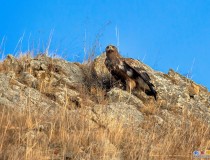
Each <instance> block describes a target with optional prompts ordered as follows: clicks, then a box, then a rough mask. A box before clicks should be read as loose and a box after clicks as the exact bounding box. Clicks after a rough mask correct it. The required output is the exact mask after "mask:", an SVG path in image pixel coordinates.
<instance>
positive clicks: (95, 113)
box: [0, 54, 210, 159]
mask: <svg viewBox="0 0 210 160" xmlns="http://www.w3.org/2000/svg"><path fill="white" fill-rule="evenodd" d="M104 60H105V54H102V55H101V56H99V57H97V58H96V59H95V60H94V61H93V62H91V63H88V64H80V63H71V62H68V61H65V60H62V59H58V58H51V57H47V56H46V55H44V54H40V55H37V56H36V57H35V58H31V57H30V56H28V55H25V56H22V57H20V58H15V57H13V56H12V55H8V56H7V58H6V59H5V60H4V61H3V62H1V63H0V110H1V111H3V112H5V110H6V109H7V110H11V111H15V113H20V115H21V113H27V115H28V119H29V120H28V119H27V123H28V124H27V126H25V127H23V128H22V127H21V134H23V135H22V136H21V137H20V139H21V141H23V143H24V144H25V143H28V145H29V146H28V147H33V145H34V143H36V142H34V141H39V139H42V140H41V141H40V142H39V143H40V146H42V147H43V146H44V147H49V148H48V149H49V152H50V153H51V152H52V154H53V155H54V156H55V157H54V158H58V159H59V158H60V159H63V155H64V151H65V155H68V156H67V157H68V158H70V159H71V158H72V157H74V158H75V155H76V156H78V155H79V154H81V157H83V158H84V157H85V156H86V155H85V154H84V153H89V152H92V150H89V149H88V148H87V149H85V148H78V147H77V146H74V147H72V146H73V145H77V143H79V142H78V141H79V140H80V139H81V138H83V139H81V141H82V142H80V145H83V143H86V144H87V145H89V143H90V141H91V140H92V141H94V145H93V146H89V147H90V148H91V147H93V148H94V147H95V148H94V149H93V150H96V151H98V152H100V153H103V152H104V153H106V155H105V156H106V157H107V159H123V157H126V156H127V157H129V155H130V156H131V154H130V153H128V155H126V151H123V152H121V151H119V150H121V149H122V148H123V147H125V150H128V149H129V148H132V146H129V144H127V143H125V142H126V141H123V136H124V134H118V132H120V133H121V132H122V133H123V132H124V131H125V130H127V129H128V131H129V132H132V136H133V137H132V136H131V137H130V133H126V134H128V135H127V137H126V138H128V139H129V138H131V139H130V140H131V141H133V139H132V138H134V137H135V135H136V136H137V137H136V138H137V139H138V138H139V136H140V133H142V135H141V136H143V137H144V138H143V139H145V141H146V140H147V138H148V139H149V140H150V135H152V136H151V138H152V139H153V138H154V136H153V135H154V134H155V132H158V133H159V134H160V135H162V136H163V135H165V134H166V133H168V132H170V130H168V129H169V128H173V127H174V128H175V130H174V132H175V131H179V130H181V129H177V128H179V127H181V126H182V127H183V126H185V128H186V130H188V128H187V127H186V126H191V124H192V123H191V122H192V121H191V120H190V119H188V117H193V120H195V119H198V120H199V123H198V124H200V121H201V122H202V123H203V124H204V123H205V124H207V125H208V126H209V125H210V93H209V92H208V90H207V88H205V87H203V86H201V85H199V84H196V83H195V82H193V81H192V80H191V79H188V78H186V77H184V76H182V75H180V74H179V73H177V72H175V71H173V70H172V69H170V70H169V72H168V73H167V74H166V73H162V72H159V71H155V70H153V69H152V68H150V67H149V66H147V65H145V64H143V63H142V62H140V61H138V60H134V59H131V60H130V61H131V62H132V63H133V65H134V66H135V67H136V68H144V69H145V70H146V71H147V73H148V74H149V76H150V77H151V79H152V83H153V84H154V85H155V89H156V91H157V93H158V95H157V96H158V99H157V101H155V100H154V98H153V97H151V96H148V95H146V94H145V93H144V92H142V91H140V90H134V91H133V92H132V93H129V92H127V91H125V90H123V89H122V87H121V84H120V83H119V82H116V80H115V79H114V78H113V77H112V76H111V75H110V73H109V71H108V70H107V68H106V66H105V65H104ZM31 115H33V116H31ZM33 117H36V122H35V123H34V124H35V125H34V124H33V125H30V123H32V122H31V121H33ZM57 117H60V119H59V120H57V119H56V118H57ZM65 118H66V119H65ZM52 119H54V124H52V123H51V120H52ZM69 119H70V120H69ZM68 120H69V121H68ZM66 121H68V123H65V122H66ZM80 121H82V123H78V122H80ZM196 123H197V121H196ZM71 124H75V125H73V127H72V126H71ZM40 126H41V127H40ZM53 127H54V128H53ZM56 127H57V129H58V130H59V131H60V130H61V133H62V136H60V137H62V138H63V141H65V136H66V137H68V136H70V137H68V138H70V139H71V140H72V141H74V140H75V141H76V142H75V143H73V142H70V143H71V145H69V148H71V151H69V152H68V151H66V150H64V151H62V153H59V152H61V151H60V150H62V147H64V145H63V146H62V145H61V144H59V143H56V144H54V143H52V142H50V141H51V140H52V138H53V137H52V135H53V133H52V132H55V131H54V130H56ZM201 127H202V126H201ZM40 128H41V129H40ZM49 128H51V130H50V129H49ZM52 128H53V129H52ZM75 128H77V129H75ZM85 128H86V130H85ZM189 128H190V127H189ZM191 128H193V127H191ZM101 130H102V132H100V131H101ZM163 130H165V131H166V132H163ZM85 131H86V132H85ZM190 131H191V130H190ZM57 132H58V131H57ZM57 132H56V133H54V134H57ZM74 132H75V133H74ZM150 132H151V134H149V133H150ZM191 132H193V131H191ZM58 133H59V132H58ZM67 133H68V134H67ZM73 133H74V134H73ZM98 133H100V134H102V133H103V134H102V135H101V137H102V139H100V138H101V137H100V136H98ZM113 133H114V134H113ZM133 133H134V134H135V135H133ZM205 133H206V132H205ZM64 135H65V136H64ZM75 135H78V137H79V136H81V138H79V140H78V139H76V138H75V137H74V136H75ZM116 135H118V136H119V137H120V138H119V137H117V136H116ZM207 135H210V134H207ZM71 136H72V137H71ZM115 136H116V137H115ZM86 137H88V138H86ZM156 138H157V137H156ZM159 138H160V140H161V137H159ZM166 138H167V137H166ZM169 138H170V137H169ZM29 139H30V141H29ZM118 139H119V140H118ZM134 139H135V138H134ZM207 139H208V138H207ZM140 140H141V139H140ZM120 141H122V143H121V144H118V143H120ZM58 142H60V141H58ZM95 142H97V143H96V145H95ZM114 142H116V143H115V145H114ZM138 143H140V142H139V141H135V140H134V142H133V143H132V144H133V145H138ZM142 143H144V142H141V145H142ZM150 143H152V142H150V141H148V142H145V144H146V146H147V147H148V148H147V149H148V150H150V152H152V151H153V150H154V153H155V151H156V152H157V151H158V150H159V148H158V146H156V145H155V144H153V145H150ZM161 143H162V142H161ZM30 144H31V146H30ZM116 144H118V145H116ZM122 144H123V145H124V146H122ZM13 147H15V146H13ZM126 147H127V148H126ZM140 148H141V147H139V148H134V149H133V151H135V153H134V155H135V154H136V156H137V157H138V155H139V154H140V153H139V152H141V151H140ZM19 149H20V148H19ZM57 150H58V151H57ZM18 152H19V151H18ZM20 152H21V154H23V155H25V153H24V152H25V148H24V147H22V148H21V151H20ZM22 152H23V153H22ZM74 152H75V154H74ZM144 152H146V151H145V150H144V148H143V150H142V153H144ZM8 155H9V154H8ZM99 155H100V154H99ZM102 155H103V154H102ZM95 156H96V157H95V159H98V158H99V157H97V155H95ZM132 156H133V155H132ZM147 156H148V155H147ZM87 158H90V157H85V158H84V159H87ZM138 158H139V157H138ZM138 158H133V159H138ZM16 159H17V158H16ZM49 159H52V157H51V158H49ZM125 159H126V158H125ZM146 159H147V158H146Z"/></svg>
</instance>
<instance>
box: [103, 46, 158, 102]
mask: <svg viewBox="0 0 210 160" xmlns="http://www.w3.org/2000/svg"><path fill="white" fill-rule="evenodd" d="M105 65H106V67H107V69H108V70H109V72H110V73H111V75H112V76H113V77H114V78H115V79H116V80H118V81H120V82H121V83H122V84H123V85H124V86H125V87H126V90H127V91H130V92H131V91H132V90H133V89H135V88H139V89H141V90H143V91H144V92H145V93H146V94H147V95H150V96H154V98H155V100H157V92H156V91H155V89H154V85H153V84H152V83H151V82H150V80H151V79H150V77H149V75H148V74H147V72H146V71H145V70H144V69H143V68H138V70H137V69H136V68H135V67H133V66H132V64H131V63H130V62H129V59H125V58H123V57H122V56H121V55H120V54H119V52H118V50H117V48H116V47H115V46H113V45H109V46H107V47H106V60H105Z"/></svg>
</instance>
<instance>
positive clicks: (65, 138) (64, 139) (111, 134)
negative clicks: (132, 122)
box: [0, 107, 210, 160]
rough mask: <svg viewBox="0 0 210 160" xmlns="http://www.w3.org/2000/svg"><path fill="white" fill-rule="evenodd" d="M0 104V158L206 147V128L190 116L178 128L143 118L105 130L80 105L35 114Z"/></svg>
mask: <svg viewBox="0 0 210 160" xmlns="http://www.w3.org/2000/svg"><path fill="white" fill-rule="evenodd" d="M1 108H2V110H1V119H0V123H1V124H0V126H1V127H0V144H1V145H0V159H11V160H13V159H14V160H17V159H30V160H31V159H64V158H65V157H69V159H104V160H108V159H112V158H113V159H114V158H120V157H121V158H124V159H129V160H134V159H191V158H192V152H193V151H194V150H205V149H208V147H210V141H207V140H209V138H210V137H209V128H208V127H207V125H205V124H204V123H203V122H201V121H200V120H197V119H194V118H193V117H184V118H183V119H182V123H181V126H179V127H176V126H173V125H171V124H169V123H167V122H166V123H165V124H164V125H162V126H157V125H156V124H155V123H154V121H152V119H148V120H149V121H147V123H145V124H143V125H142V128H144V131H142V132H139V133H135V132H133V129H132V128H123V127H122V125H120V124H119V123H118V125H117V126H116V124H115V128H113V129H111V130H110V129H106V128H100V127H97V126H96V125H94V124H93V122H91V121H90V119H88V117H87V115H86V110H85V109H80V110H78V111H77V112H76V113H74V114H73V113H72V112H69V110H68V109H65V108H63V110H59V111H58V112H56V113H55V115H54V116H53V117H52V118H51V119H40V117H39V116H34V115H33V114H30V112H29V111H28V110H25V111H23V112H22V113H20V112H17V111H15V110H9V109H8V108H5V107H1ZM184 116H186V115H184ZM189 120H190V121H189ZM186 121H189V122H190V123H189V124H186V123H185V122H186ZM113 123H114V122H113Z"/></svg>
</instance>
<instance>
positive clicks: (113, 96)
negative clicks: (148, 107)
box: [107, 88, 145, 108]
mask: <svg viewBox="0 0 210 160" xmlns="http://www.w3.org/2000/svg"><path fill="white" fill-rule="evenodd" d="M107 96H108V97H109V102H115V103H117V102H124V103H125V104H130V105H134V106H136V107H137V108H142V107H145V105H144V104H143V102H142V101H141V100H140V99H139V98H137V97H136V96H134V95H133V94H132V93H128V92H127V91H124V90H122V89H119V88H113V89H111V90H110V91H109V92H108V93H107Z"/></svg>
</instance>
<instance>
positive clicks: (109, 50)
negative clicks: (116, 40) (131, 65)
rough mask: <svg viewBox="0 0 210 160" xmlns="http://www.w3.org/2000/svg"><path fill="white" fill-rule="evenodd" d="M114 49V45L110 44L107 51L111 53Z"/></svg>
mask: <svg viewBox="0 0 210 160" xmlns="http://www.w3.org/2000/svg"><path fill="white" fill-rule="evenodd" d="M113 51H114V46H112V45H109V46H107V47H106V52H107V53H110V52H113Z"/></svg>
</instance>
